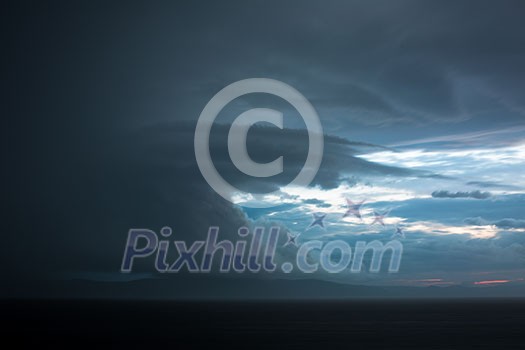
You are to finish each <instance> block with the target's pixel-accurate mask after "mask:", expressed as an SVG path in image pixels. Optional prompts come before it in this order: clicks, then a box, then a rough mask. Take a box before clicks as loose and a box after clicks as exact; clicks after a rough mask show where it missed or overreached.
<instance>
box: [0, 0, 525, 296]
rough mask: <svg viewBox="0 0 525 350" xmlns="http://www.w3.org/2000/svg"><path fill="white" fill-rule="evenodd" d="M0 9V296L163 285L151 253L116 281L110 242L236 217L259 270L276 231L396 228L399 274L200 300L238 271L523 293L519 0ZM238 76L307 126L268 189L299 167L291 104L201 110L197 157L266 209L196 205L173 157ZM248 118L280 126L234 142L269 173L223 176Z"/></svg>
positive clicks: (523, 75)
mask: <svg viewBox="0 0 525 350" xmlns="http://www.w3.org/2000/svg"><path fill="white" fill-rule="evenodd" d="M10 12H11V13H12V16H11V18H10V20H9V21H8V27H9V30H8V31H7V32H8V37H9V40H8V46H7V47H8V48H9V52H10V53H11V55H9V57H8V65H9V69H8V71H7V72H6V81H7V83H8V87H9V92H8V99H7V112H8V113H7V115H8V116H7V117H5V119H6V125H7V127H6V128H3V129H4V133H5V137H4V139H5V140H8V141H7V142H8V145H7V147H5V150H6V151H7V152H6V159H7V161H8V164H9V167H8V169H7V170H6V173H7V180H6V181H7V184H6V198H7V199H8V200H7V204H6V207H5V210H4V212H5V213H6V216H7V218H8V219H7V228H6V229H5V230H4V238H3V242H4V247H8V248H6V249H5V252H4V256H3V259H5V260H4V264H2V265H3V270H4V271H3V272H2V275H3V276H4V277H3V278H4V280H5V281H7V283H6V284H8V285H9V286H10V291H8V292H7V294H8V295H16V294H17V293H20V292H21V291H22V290H23V287H21V286H22V285H23V283H25V282H27V281H39V283H40V285H42V286H45V287H49V286H52V285H53V284H54V283H56V281H70V280H76V279H83V280H89V281H101V280H102V281H108V282H111V283H119V282H122V281H129V280H133V279H146V280H148V279H152V280H153V279H158V278H169V279H170V280H172V281H174V283H175V285H177V283H178V284H179V285H180V284H183V283H184V281H185V279H186V278H188V275H187V274H185V273H181V274H170V275H169V276H166V275H162V276H160V275H159V274H158V273H156V272H155V271H154V269H153V260H152V259H149V260H148V259H144V261H140V262H139V263H137V270H136V271H135V272H134V273H133V274H131V275H128V276H123V275H122V273H120V271H119V269H120V265H121V261H122V255H123V251H124V247H125V242H126V238H127V234H128V230H129V229H131V228H149V229H151V230H154V231H156V232H158V231H159V230H160V228H162V227H164V226H170V227H172V228H173V231H174V235H176V236H177V238H179V239H181V240H186V241H188V242H191V241H194V240H198V239H203V237H205V235H206V233H207V231H208V227H210V226H214V225H216V226H219V227H220V230H221V231H220V232H221V237H223V238H231V239H235V238H236V237H238V236H237V234H236V232H237V229H238V228H239V227H241V226H248V227H250V228H253V227H255V226H264V227H270V226H272V225H278V226H280V227H281V229H282V231H281V232H282V235H281V239H280V243H279V248H278V251H277V254H278V255H277V259H278V261H279V262H281V261H285V260H286V259H289V258H290V256H292V255H293V254H294V253H295V251H294V249H295V248H294V247H290V245H286V234H292V235H296V236H297V239H298V241H299V242H300V243H304V242H308V241H310V240H314V239H318V240H321V241H323V242H329V241H331V240H336V239H339V240H343V241H345V242H348V243H349V244H350V245H351V246H353V245H354V244H355V242H357V241H358V240H365V241H371V240H375V239H378V240H380V241H382V242H387V241H389V240H391V239H392V238H393V236H395V233H396V232H399V231H397V230H398V229H399V230H401V232H402V233H403V237H395V238H396V239H399V240H400V241H401V242H402V243H403V246H404V251H403V259H402V263H401V268H400V270H399V272H398V273H386V272H380V273H367V272H363V273H360V274H350V273H339V274H326V273H325V274H323V273H318V274H312V275H304V274H302V273H299V272H293V273H290V274H284V273H281V272H276V273H274V274H255V275H253V274H252V275H249V276H247V275H246V274H239V275H234V276H228V277H227V278H226V277H225V278H221V277H220V276H215V274H214V276H213V278H212V280H213V282H212V283H211V288H209V292H208V293H209V295H210V296H213V295H214V293H215V289H214V288H215V287H217V288H219V286H221V285H222V284H224V283H228V279H229V278H235V279H243V278H247V277H249V278H255V279H263V280H271V281H273V283H275V284H277V285H278V284H279V283H282V280H287V281H288V280H290V281H295V280H299V279H313V280H319V281H329V282H334V283H337V284H348V285H366V286H371V287H373V286H414V287H425V286H444V287H446V286H467V287H472V288H476V287H477V288H480V287H486V286H500V285H502V284H506V285H517V286H523V285H524V284H525V282H524V278H525V212H524V210H523V208H524V205H525V175H524V174H525V66H524V65H523V62H525V27H524V24H523V20H522V18H523V15H524V13H525V5H524V4H523V3H522V2H520V1H499V2H488V1H476V2H471V1H454V2H437V1H395V2H394V1H374V2H365V1H322V2H321V1H288V2H280V1H250V2H244V1H228V2H203V1H196V2H191V3H190V2H184V3H182V2H168V1H166V2H163V1H159V2H155V3H153V4H152V3H148V2H145V1H144V2H141V1H131V2H112V3H107V2H101V1H90V2H66V1H63V2H62V1H55V2H20V3H19V4H17V5H16V6H13V8H11V9H10ZM248 78H270V79H276V80H279V81H282V82H284V83H286V84H289V85H290V86H293V87H294V88H295V89H297V90H298V91H300V92H301V93H302V94H303V95H304V96H305V97H306V98H307V99H308V100H309V101H310V103H311V104H312V105H313V106H314V108H315V109H316V111H317V113H318V115H319V119H320V121H321V124H322V126H323V130H324V142H325V145H324V154H323V161H322V164H321V167H320V169H319V171H318V173H317V176H316V177H315V178H314V180H313V181H312V184H311V185H310V186H308V187H307V188H304V187H301V188H294V187H290V186H286V185H287V184H288V183H289V182H290V181H291V179H293V178H294V176H295V175H296V174H297V172H298V171H299V170H300V168H301V167H302V165H303V164H304V161H305V157H306V152H307V148H306V147H304V145H305V144H307V143H308V138H307V134H306V131H305V125H304V123H303V122H302V120H301V117H300V115H299V114H298V113H297V111H295V110H294V109H293V107H292V106H290V105H289V104H287V103H286V102H285V101H283V100H281V99H279V98H278V97H275V96H269V95H262V94H259V95H257V94H253V95H247V96H243V97H240V98H238V99H236V100H234V101H232V102H231V103H230V104H229V105H228V106H227V107H226V108H225V109H224V110H223V111H221V113H220V114H219V115H218V117H217V120H216V123H215V124H214V126H213V128H212V137H211V139H210V145H211V146H210V148H211V153H212V157H213V161H214V164H215V166H216V167H217V169H218V171H219V172H220V174H221V175H222V176H223V177H224V178H225V179H226V180H228V181H229V182H231V183H232V184H235V185H237V186H238V187H239V188H241V189H244V190H248V189H249V190H250V191H255V192H258V193H266V192H271V191H277V195H276V196H272V197H268V198H266V199H265V201H268V202H271V203H273V204H275V207H272V208H267V209H249V208H246V207H243V206H242V204H246V203H247V202H249V201H251V200H252V199H250V198H243V197H241V196H239V195H238V194H236V193H231V198H232V199H233V200H234V201H235V202H236V203H237V204H236V205H234V204H232V203H230V202H229V201H226V200H225V199H223V198H222V197H220V196H219V195H218V194H216V193H215V192H214V191H213V189H211V187H210V186H209V185H208V184H207V183H206V182H205V180H204V179H203V177H202V175H201V174H200V172H199V169H198V167H197V164H196V161H195V155H194V150H193V141H194V140H193V137H194V131H195V125H196V122H197V119H198V117H199V115H200V113H201V111H202V109H203V108H204V106H205V105H206V103H207V102H208V101H209V100H210V99H211V98H212V97H213V96H214V95H215V94H216V93H217V92H218V91H220V90H221V89H222V88H224V87H225V86H227V85H229V84H231V83H233V82H235V81H238V80H241V79H248ZM255 107H264V108H272V109H278V110H280V111H282V112H283V115H284V129H283V130H280V129H277V128H275V127H271V126H269V125H265V124H260V125H257V126H255V127H253V128H252V129H251V130H250V132H249V134H248V152H249V154H250V156H251V157H252V158H253V159H254V160H256V161H260V162H267V161H270V160H272V159H275V158H276V157H278V156H280V155H282V156H283V159H284V172H283V174H280V175H278V176H274V177H271V178H268V179H265V180H264V181H263V180H261V179H258V178H249V177H248V176H246V175H244V174H242V173H241V172H239V171H238V169H235V167H234V165H233V164H232V162H231V160H230V159H229V156H228V152H227V143H226V140H227V134H228V130H229V124H231V122H232V121H233V120H234V119H235V118H236V117H237V116H238V115H239V114H240V113H242V112H243V111H246V110H247V109H250V108H255ZM347 199H349V200H351V201H353V202H356V203H357V202H361V201H364V203H363V206H362V208H361V214H362V219H358V218H357V217H355V216H353V215H350V216H347V217H344V215H345V213H346V211H347V210H348V203H347V201H346V200H347ZM374 212H375V213H376V214H379V215H383V216H384V219H383V222H384V225H382V224H381V223H380V222H377V221H376V222H375V223H374V220H375V219H376V215H375V214H374ZM316 213H317V214H319V213H322V214H326V217H325V218H324V227H320V226H319V225H315V226H313V227H310V225H311V224H312V222H313V215H314V214H316ZM210 278H211V277H210ZM287 286H288V284H287ZM292 288H293V287H292ZM148 292H149V291H147V290H146V291H143V292H141V293H142V294H139V295H136V296H137V297H140V296H144V295H146V296H147V294H148ZM35 293H36V294H38V291H37V292H35ZM494 293H495V295H496V294H497V292H494ZM3 294H5V292H4V293H3ZM240 294H241V295H242V291H240Z"/></svg>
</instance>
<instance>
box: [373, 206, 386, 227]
mask: <svg viewBox="0 0 525 350" xmlns="http://www.w3.org/2000/svg"><path fill="white" fill-rule="evenodd" d="M389 213H390V212H389V211H386V212H384V213H382V214H380V213H379V212H377V211H375V210H374V221H373V222H372V223H371V225H374V224H376V223H378V224H380V225H381V226H385V222H384V221H383V220H385V218H386V216H387V215H388V214H389Z"/></svg>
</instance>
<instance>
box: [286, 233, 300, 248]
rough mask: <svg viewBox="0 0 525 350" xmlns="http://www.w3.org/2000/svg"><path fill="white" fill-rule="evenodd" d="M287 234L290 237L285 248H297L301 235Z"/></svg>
mask: <svg viewBox="0 0 525 350" xmlns="http://www.w3.org/2000/svg"><path fill="white" fill-rule="evenodd" d="M286 234H287V236H288V241H286V243H285V244H284V246H285V247H286V246H287V245H290V244H293V245H294V246H296V247H297V237H298V236H299V235H294V234H293V233H291V232H287V233H286Z"/></svg>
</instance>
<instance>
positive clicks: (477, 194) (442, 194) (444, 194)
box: [432, 190, 491, 199]
mask: <svg viewBox="0 0 525 350" xmlns="http://www.w3.org/2000/svg"><path fill="white" fill-rule="evenodd" d="M490 196H491V194H490V192H481V191H471V192H450V191H443V190H441V191H434V192H432V197H434V198H475V199H487V198H489V197H490Z"/></svg>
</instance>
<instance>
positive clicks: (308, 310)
mask: <svg viewBox="0 0 525 350" xmlns="http://www.w3.org/2000/svg"><path fill="white" fill-rule="evenodd" d="M1 305H2V318H3V319H4V320H5V321H6V322H7V323H5V322H3V323H4V324H5V325H4V326H3V332H2V333H3V334H4V336H3V337H4V341H6V338H11V339H13V340H15V341H17V343H18V344H33V345H39V346H41V345H42V344H51V345H64V346H67V347H74V346H75V345H76V344H79V345H96V346H101V345H112V346H117V347H119V348H120V347H125V346H126V347H129V346H134V347H136V346H144V348H147V349H150V348H152V347H155V346H159V347H160V346H162V348H163V349H164V348H166V349H167V348H174V349H179V348H183V349H191V348H197V347H201V346H203V345H204V346H205V347H207V348H211V347H214V346H215V347H217V348H220V349H222V348H224V345H227V346H230V347H232V346H233V347H236V348H244V349H252V348H257V349H258V348H268V349H273V348H278V349H281V348H283V349H291V348H298V349H304V348H318V349H324V348H325V346H327V347H328V346H330V347H333V348H341V349H458V348H472V349H525V301H524V300H474V301H473V300H470V301H467V300H453V301H450V300H449V301H445V300H419V301H417V300H416V301H399V300H398V301H391V300H390V301H388V300H379V301H378V300H374V301H372V300H354V301H328V302H327V301H293V302H289V301H278V302H274V301H271V302H270V301H269V302H240V301H239V302H166V301H163V302H161V301H110V300H104V301H71V300H66V301H64V300H61V301H30V302H28V301H2V302H1Z"/></svg>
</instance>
